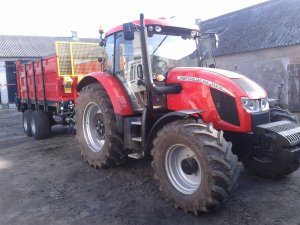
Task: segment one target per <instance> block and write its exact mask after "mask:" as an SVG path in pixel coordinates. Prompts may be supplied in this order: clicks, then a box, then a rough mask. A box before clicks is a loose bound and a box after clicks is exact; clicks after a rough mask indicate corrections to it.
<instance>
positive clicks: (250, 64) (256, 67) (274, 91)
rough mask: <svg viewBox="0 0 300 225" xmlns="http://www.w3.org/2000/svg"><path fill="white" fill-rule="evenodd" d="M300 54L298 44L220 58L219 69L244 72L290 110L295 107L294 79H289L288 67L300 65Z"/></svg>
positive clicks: (218, 60) (217, 59)
mask: <svg viewBox="0 0 300 225" xmlns="http://www.w3.org/2000/svg"><path fill="white" fill-rule="evenodd" d="M299 53H300V45H294V46H288V47H280V48H273V49H265V50H260V51H254V52H246V53H239V54H233V55H226V56H219V57H217V58H216V63H217V67H218V68H221V69H226V70H231V71H235V72H238V73H241V74H243V75H245V76H247V77H249V78H250V79H252V80H254V81H256V82H257V83H259V84H260V85H261V86H262V87H264V88H265V90H266V91H267V92H268V96H269V97H271V98H277V99H278V98H279V99H280V103H281V104H282V105H283V106H284V107H288V108H290V107H289V106H290V105H291V104H292V102H291V100H290V102H289V99H291V96H289V91H291V90H289V89H291V88H289V86H291V80H289V74H290V73H289V72H288V65H289V64H299V65H300V54H299ZM299 80H300V79H299ZM299 80H298V82H299ZM292 85H293V84H292ZM281 86H282V89H281V88H280V87H281ZM298 86H300V85H299V83H298V84H297V87H296V88H298V89H297V90H298V94H299V93H300V92H299V87H298ZM280 89H281V90H280ZM290 94H291V93H290ZM299 98H300V97H299ZM298 108H300V106H299V107H298Z"/></svg>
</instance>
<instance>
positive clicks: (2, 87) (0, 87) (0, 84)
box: [0, 61, 8, 105]
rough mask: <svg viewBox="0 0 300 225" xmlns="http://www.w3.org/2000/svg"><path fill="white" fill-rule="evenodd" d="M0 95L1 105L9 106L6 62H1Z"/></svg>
mask: <svg viewBox="0 0 300 225" xmlns="http://www.w3.org/2000/svg"><path fill="white" fill-rule="evenodd" d="M0 95H1V102H0V104H2V105H7V104H8V91H7V80H6V67H5V61H0Z"/></svg>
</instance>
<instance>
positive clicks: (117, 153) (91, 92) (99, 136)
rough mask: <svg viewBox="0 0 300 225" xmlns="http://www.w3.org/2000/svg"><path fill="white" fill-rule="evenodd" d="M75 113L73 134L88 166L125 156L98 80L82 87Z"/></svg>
mask: <svg viewBox="0 0 300 225" xmlns="http://www.w3.org/2000/svg"><path fill="white" fill-rule="evenodd" d="M75 114H76V138H77V140H78V142H79V144H80V147H81V154H82V155H83V157H84V158H85V160H86V161H87V162H88V163H89V164H90V165H91V166H93V167H100V168H102V167H115V166H118V165H120V164H121V163H123V162H124V161H125V160H126V159H127V152H126V151H125V150H124V149H123V139H122V135H121V134H120V133H119V132H118V130H117V126H116V116H115V114H114V110H113V106H112V103H111V101H110V99H109V96H108V95H107V93H106V91H105V90H104V89H103V87H102V86H100V84H91V85H88V86H86V87H84V88H83V89H82V91H81V92H80V95H79V97H78V99H77V105H76V107H75Z"/></svg>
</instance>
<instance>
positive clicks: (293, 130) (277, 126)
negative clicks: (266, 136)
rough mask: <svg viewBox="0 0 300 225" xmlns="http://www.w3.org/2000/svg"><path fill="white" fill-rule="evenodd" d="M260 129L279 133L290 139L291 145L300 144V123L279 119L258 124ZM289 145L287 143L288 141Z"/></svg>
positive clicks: (287, 139)
mask: <svg viewBox="0 0 300 225" xmlns="http://www.w3.org/2000/svg"><path fill="white" fill-rule="evenodd" d="M257 128H259V129H264V130H266V131H268V132H271V133H275V134H278V135H279V136H281V137H282V138H284V139H286V141H288V142H289V143H288V145H289V146H295V145H299V144H300V125H299V124H297V123H293V122H290V121H278V122H273V123H268V124H263V125H260V126H257ZM286 145H287V143H286Z"/></svg>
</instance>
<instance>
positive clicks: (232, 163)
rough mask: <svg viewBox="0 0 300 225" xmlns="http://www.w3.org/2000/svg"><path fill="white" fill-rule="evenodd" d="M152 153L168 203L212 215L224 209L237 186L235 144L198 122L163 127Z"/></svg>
mask: <svg viewBox="0 0 300 225" xmlns="http://www.w3.org/2000/svg"><path fill="white" fill-rule="evenodd" d="M153 144H154V148H153V150H152V155H153V163H152V166H153V168H154V172H155V175H154V176H155V178H156V179H157V180H158V181H159V184H160V190H161V191H162V192H163V194H164V196H165V197H166V199H167V200H170V201H171V202H172V203H173V204H174V205H175V207H176V208H182V209H183V210H184V211H185V212H188V211H191V212H194V214H196V215H198V213H199V212H210V211H212V210H214V209H217V208H218V207H219V206H221V205H222V204H223V203H224V202H225V201H226V200H227V198H228V197H229V194H230V192H231V191H232V190H233V189H234V187H235V186H236V182H237V178H238V175H239V167H238V161H237V157H236V156H235V155H233V153H232V152H231V143H230V142H226V141H225V139H224V138H223V135H222V132H218V131H216V130H215V129H213V128H212V126H208V125H206V124H203V123H197V122H195V120H180V121H175V122H171V123H170V124H168V125H166V126H165V127H163V128H162V129H161V130H160V131H159V132H158V134H157V137H156V138H155V139H154V142H153Z"/></svg>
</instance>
